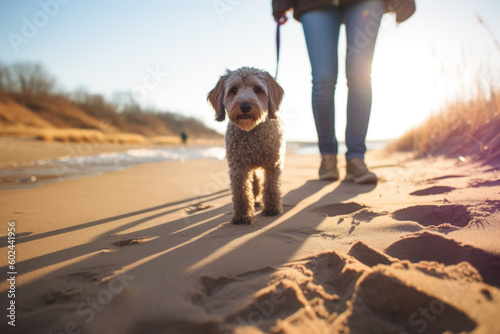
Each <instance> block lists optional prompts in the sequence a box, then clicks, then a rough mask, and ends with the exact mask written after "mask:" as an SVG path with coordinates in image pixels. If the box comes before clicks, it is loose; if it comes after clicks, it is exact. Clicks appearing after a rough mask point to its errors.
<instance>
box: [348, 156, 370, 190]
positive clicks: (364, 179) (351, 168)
mask: <svg viewBox="0 0 500 334" xmlns="http://www.w3.org/2000/svg"><path fill="white" fill-rule="evenodd" d="M345 179H346V181H353V182H355V183H363V184H366V183H377V175H375V174H374V173H372V172H370V171H369V170H368V168H367V167H366V165H365V161H364V160H363V159H361V158H352V159H349V160H347V175H346V177H345Z"/></svg>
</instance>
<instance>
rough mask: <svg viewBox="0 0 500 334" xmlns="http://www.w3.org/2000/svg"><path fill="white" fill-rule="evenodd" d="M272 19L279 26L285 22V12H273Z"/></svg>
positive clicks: (286, 19)
mask: <svg viewBox="0 0 500 334" xmlns="http://www.w3.org/2000/svg"><path fill="white" fill-rule="evenodd" d="M274 21H276V22H277V23H278V24H279V25H280V26H281V25H283V24H285V23H286V22H287V21H288V18H287V17H286V14H285V13H276V14H274Z"/></svg>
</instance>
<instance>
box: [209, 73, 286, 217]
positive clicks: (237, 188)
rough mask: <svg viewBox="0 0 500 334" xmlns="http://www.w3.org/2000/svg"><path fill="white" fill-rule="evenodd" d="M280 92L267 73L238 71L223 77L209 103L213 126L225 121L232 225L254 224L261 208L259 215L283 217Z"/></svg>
mask: <svg viewBox="0 0 500 334" xmlns="http://www.w3.org/2000/svg"><path fill="white" fill-rule="evenodd" d="M282 99H283V89H282V88H281V86H280V85H279V84H278V83H277V82H276V80H274V78H273V77H272V76H271V75H270V74H269V73H267V72H265V71H262V70H259V69H256V68H251V67H242V68H240V69H238V70H235V71H229V70H228V71H227V72H226V74H224V75H223V76H221V77H220V79H219V81H218V82H217V84H216V86H215V88H214V89H212V90H211V91H210V93H208V101H209V102H210V104H211V105H212V107H213V108H214V109H215V114H216V120H217V121H219V122H222V121H224V119H225V117H226V110H227V114H228V118H229V120H230V122H229V124H228V127H227V132H226V154H227V160H228V165H229V175H230V179H231V190H232V195H233V209H234V216H233V219H232V221H231V222H232V223H233V224H251V223H253V222H254V221H255V206H256V205H260V202H261V201H262V202H263V206H264V208H263V211H262V214H263V215H267V216H275V215H278V214H281V213H282V212H283V209H282V205H281V194H280V189H279V188H280V177H281V171H282V168H283V163H284V154H285V152H284V150H285V145H284V141H283V129H282V125H281V121H280V120H279V117H278V114H277V112H278V109H279V105H280V104H281V100H282Z"/></svg>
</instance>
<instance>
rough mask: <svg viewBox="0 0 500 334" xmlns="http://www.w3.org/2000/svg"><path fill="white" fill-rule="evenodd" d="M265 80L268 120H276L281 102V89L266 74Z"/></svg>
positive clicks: (282, 92)
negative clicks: (267, 97) (267, 98)
mask: <svg viewBox="0 0 500 334" xmlns="http://www.w3.org/2000/svg"><path fill="white" fill-rule="evenodd" d="M266 79H267V91H268V96H269V102H268V110H267V113H268V117H269V119H276V113H277V112H278V110H279V107H280V104H281V101H282V100H283V94H284V93H285V92H284V91H283V88H281V86H280V85H279V84H278V82H277V81H276V80H275V79H274V78H273V77H272V76H271V75H270V74H269V73H267V72H266Z"/></svg>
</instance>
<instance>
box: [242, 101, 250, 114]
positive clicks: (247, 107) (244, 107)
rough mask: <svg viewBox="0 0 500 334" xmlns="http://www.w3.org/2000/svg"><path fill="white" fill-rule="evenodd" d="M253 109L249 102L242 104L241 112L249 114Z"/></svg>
mask: <svg viewBox="0 0 500 334" xmlns="http://www.w3.org/2000/svg"><path fill="white" fill-rule="evenodd" d="M251 109H252V106H251V105H250V103H248V102H242V103H241V104H240V110H241V112H244V113H245V114H246V113H247V112H250V110H251Z"/></svg>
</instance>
